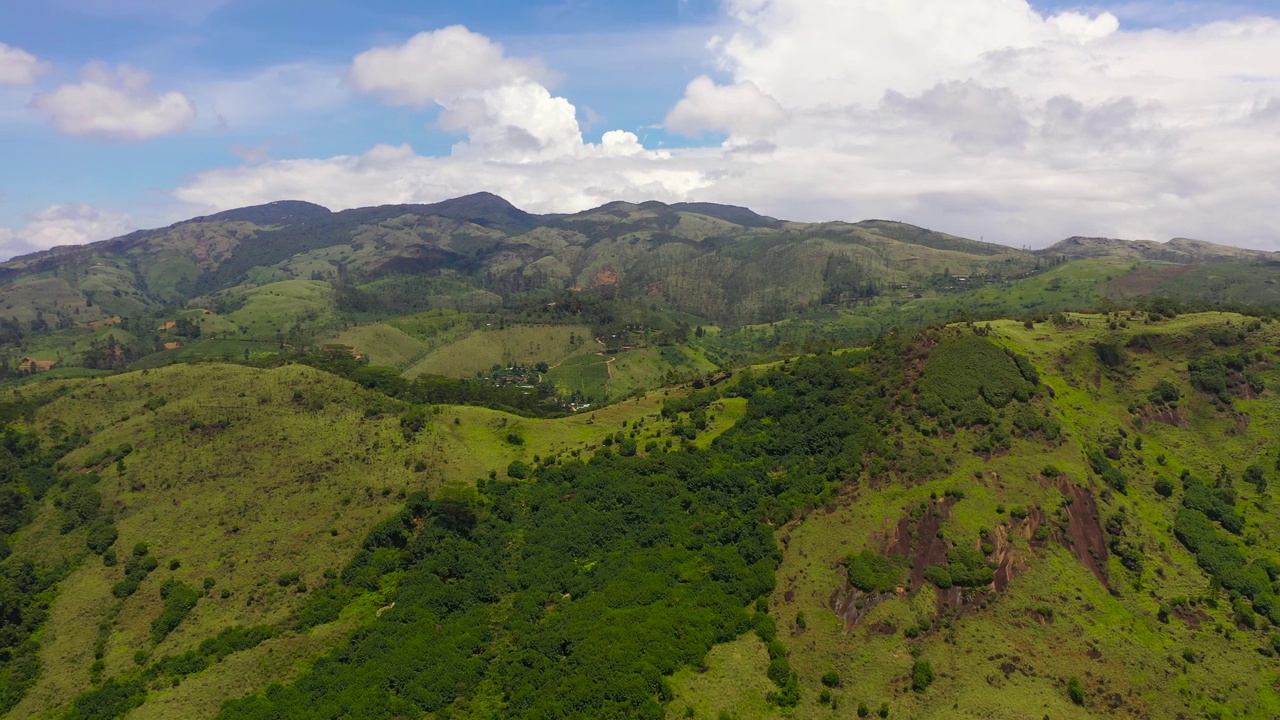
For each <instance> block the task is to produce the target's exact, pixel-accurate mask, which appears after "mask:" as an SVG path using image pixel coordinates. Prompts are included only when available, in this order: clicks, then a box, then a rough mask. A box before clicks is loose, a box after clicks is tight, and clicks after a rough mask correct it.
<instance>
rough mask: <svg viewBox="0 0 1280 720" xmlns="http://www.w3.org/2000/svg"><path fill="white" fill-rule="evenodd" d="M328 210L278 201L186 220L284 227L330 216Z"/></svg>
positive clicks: (294, 202) (318, 206)
mask: <svg viewBox="0 0 1280 720" xmlns="http://www.w3.org/2000/svg"><path fill="white" fill-rule="evenodd" d="M331 214H332V212H331V211H330V210H329V208H327V207H324V206H322V205H316V204H315V203H309V202H303V201H301V200H279V201H277V202H272V203H267V204H265V205H254V206H253V207H246V208H239V209H236V210H227V211H226V212H220V213H215V214H213V215H205V216H202V217H195V218H191V219H190V220H187V221H186V222H188V223H216V222H247V223H253V224H255V225H284V224H288V223H296V222H306V221H308V220H315V219H317V218H324V217H328V216H329V215H331Z"/></svg>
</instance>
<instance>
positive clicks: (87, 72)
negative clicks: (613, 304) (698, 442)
mask: <svg viewBox="0 0 1280 720" xmlns="http://www.w3.org/2000/svg"><path fill="white" fill-rule="evenodd" d="M415 5H416V4H413V3H409V2H407V1H406V0H379V1H378V2H368V3H359V4H357V3H353V2H350V1H349V0H323V1H322V2H318V3H308V4H303V3H301V2H295V0H283V1H282V2H279V3H272V5H271V7H269V8H268V7H263V6H262V5H261V4H258V3H250V2H248V0H200V1H199V2H190V3H182V4H181V7H174V6H173V5H172V4H170V3H162V2H157V1H156V0H126V1H124V2H105V1H104V0H54V1H53V2H50V3H47V4H45V5H43V6H41V7H39V8H30V7H24V8H19V7H17V6H11V7H8V8H0V153H2V154H3V157H5V172H4V174H3V175H0V257H9V256H12V255H16V254H21V253H25V252H31V251H33V250H39V249H44V248H48V247H53V246H57V245H66V244H76V243H83V242H89V241H94V240H101V239H105V238H108V237H112V236H115V235H119V234H122V233H124V232H127V231H129V230H131V229H134V228H137V227H150V226H158V225H164V224H167V223H169V222H173V221H176V220H180V219H183V218H186V217H191V216H194V215H202V214H208V213H211V212H216V211H220V210H226V209H230V208H234V207H239V206H245V205H254V204H259V203H264V202H270V201H274V200H280V199H299V200H307V201H311V202H316V203H319V204H322V205H325V206H327V207H329V208H332V209H335V210H341V209H345V208H350V207H358V206H365V205H380V204H389V203H429V202H436V201H440V200H444V199H447V198H451V197H456V196H460V195H465V194H468V193H473V192H480V191H488V192H493V193H496V194H498V195H501V196H502V197H504V198H506V199H508V200H510V201H511V202H513V203H514V204H516V205H517V206H519V207H521V208H522V209H525V210H528V211H530V212H538V213H547V212H573V211H579V210H583V209H586V208H589V207H593V206H597V205H601V204H603V203H606V202H609V201H613V200H628V201H635V202H638V201H643V200H661V201H664V202H677V201H708V202H721V203H728V204H734V205H743V206H747V207H750V208H752V209H753V210H755V211H757V212H760V213H763V214H766V215H771V216H774V217H780V218H786V219H792V220H803V221H816V220H851V221H856V220H860V219H865V218H872V217H879V218H887V219H894V220H900V221H904V222H910V223H913V224H917V225H921V226H925V227H931V228H934V229H938V230H942V231H945V232H948V233H953V234H957V235H965V236H968V237H973V238H975V239H977V238H984V239H986V240H988V241H995V242H1001V243H1005V244H1008V245H1015V246H1023V245H1030V246H1033V247H1043V246H1047V245H1049V244H1052V243H1053V242H1056V241H1057V240H1061V239H1062V238H1064V237H1067V236H1070V235H1094V236H1112V237H1126V238H1134V239H1139V238H1146V239H1156V240H1165V239H1168V238H1170V237H1175V236H1183V237H1196V238H1201V239H1205V240H1210V241H1214V242H1219V243H1227V244H1235V245H1242V246H1248V247H1256V248H1263V249H1280V233H1278V232H1277V228H1280V209H1278V207H1277V204H1276V203H1275V201H1274V199H1275V197H1276V193H1277V190H1280V187H1277V178H1280V73H1277V72H1276V70H1275V68H1277V67H1280V10H1278V9H1277V8H1276V7H1275V6H1274V5H1273V4H1271V3H1267V2H1262V0H1254V1H1252V2H1198V1H1189V2H1181V1H1180V2H1127V3H1100V4H1096V5H1092V6H1089V7H1084V8H1080V7H1076V6H1074V5H1071V4H1065V3H1061V2H1046V1H1038V2H1034V3H1028V2H1025V0H945V1H944V0H902V1H901V2H895V3H892V4H885V3H879V2H874V1H873V0H719V2H712V1H711V0H679V1H678V2H677V1H673V2H669V3H664V4H654V5H653V6H652V7H642V8H637V7H632V6H631V5H630V4H626V3H621V2H619V1H617V0H568V1H563V0H562V1H560V2H554V3H551V2H548V3H520V2H515V1H514V0H483V1H482V2H477V3H469V4H467V5H466V7H463V6H462V4H458V5H457V6H454V7H442V8H435V9H431V10H423V9H421V8H419V7H415Z"/></svg>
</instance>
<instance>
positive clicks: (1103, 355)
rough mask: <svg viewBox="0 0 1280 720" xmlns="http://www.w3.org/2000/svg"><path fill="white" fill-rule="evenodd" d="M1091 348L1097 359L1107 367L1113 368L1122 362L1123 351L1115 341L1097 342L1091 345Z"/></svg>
mask: <svg viewBox="0 0 1280 720" xmlns="http://www.w3.org/2000/svg"><path fill="white" fill-rule="evenodd" d="M1093 350H1094V352H1095V353H1096V354H1097V356H1098V361H1099V362H1101V363H1102V364H1103V365H1104V366H1106V367H1108V368H1111V369H1113V370H1114V369H1115V368H1118V367H1120V366H1121V365H1123V364H1124V353H1123V352H1122V351H1121V350H1120V346H1119V345H1116V344H1115V343H1098V344H1096V345H1094V346H1093Z"/></svg>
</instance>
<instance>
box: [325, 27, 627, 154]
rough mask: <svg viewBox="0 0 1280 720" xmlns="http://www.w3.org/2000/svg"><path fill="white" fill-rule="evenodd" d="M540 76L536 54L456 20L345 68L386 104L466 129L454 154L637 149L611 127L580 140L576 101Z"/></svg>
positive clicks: (460, 130)
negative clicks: (524, 54)
mask: <svg viewBox="0 0 1280 720" xmlns="http://www.w3.org/2000/svg"><path fill="white" fill-rule="evenodd" d="M548 75H549V73H548V71H547V70H546V68H545V67H544V66H543V64H542V63H541V62H540V61H538V60H536V59H532V58H517V57H510V56H508V55H507V54H506V51H505V50H504V49H503V47H502V46H501V45H500V44H498V43H496V42H494V41H493V40H490V39H489V38H488V37H485V36H484V35H481V34H479V33H474V32H471V31H470V30H468V29H466V28H464V27H461V26H452V27H447V28H443V29H441V30H435V31H432V32H423V33H419V34H417V35H415V36H414V37H412V38H410V39H409V40H408V41H407V42H406V43H404V44H403V45H393V46H386V47H379V48H374V49H373V50H369V51H366V52H363V53H360V54H359V55H357V56H356V57H355V60H354V61H353V62H352V65H351V69H350V72H349V77H350V79H351V83H352V84H353V85H354V86H355V87H356V89H358V90H360V91H362V92H366V93H373V94H376V95H378V96H379V97H381V98H382V99H383V100H384V101H385V102H387V103H390V104H392V105H405V106H410V107H416V108H426V107H428V106H436V107H438V108H439V109H440V113H439V117H438V120H437V124H438V125H439V127H440V128H442V129H444V130H446V131H450V132H456V133H459V134H462V135H465V136H467V139H466V140H465V141H462V142H459V143H457V144H456V145H454V147H453V156H454V157H455V158H458V159H465V158H469V159H471V160H473V161H477V162H487V161H503V162H517V163H524V164H528V163H535V162H545V161H550V160H555V159H560V158H566V157H578V158H591V157H596V156H600V155H606V156H614V157H617V156H620V155H627V154H634V153H637V152H642V151H643V148H640V147H638V140H637V139H635V136H634V135H631V140H632V142H630V143H627V142H620V139H621V136H619V135H616V134H612V133H610V134H609V135H608V137H609V140H608V141H607V142H604V143H603V144H602V145H599V146H597V145H590V144H587V143H584V141H583V139H582V129H581V127H580V126H579V124H578V117H577V116H578V111H577V108H576V107H574V105H573V104H572V103H571V102H569V101H568V100H567V99H565V98H563V97H556V96H553V95H552V94H551V91H550V90H548V89H547V87H546V86H545V85H544V84H543V82H545V79H546V78H547V77H548ZM623 150H625V152H620V151H623Z"/></svg>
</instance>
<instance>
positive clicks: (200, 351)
mask: <svg viewBox="0 0 1280 720" xmlns="http://www.w3.org/2000/svg"><path fill="white" fill-rule="evenodd" d="M1272 257H1273V255H1272V254H1269V253H1261V252H1258V251H1252V250H1239V249H1235V248H1228V247H1225V246H1217V245H1212V244H1209V243H1202V242H1195V241H1189V240H1174V241H1171V242H1170V243H1167V244H1164V245H1157V244H1155V243H1142V242H1126V241H1118V240H1106V239H1085V238H1073V239H1070V240H1067V241H1064V242H1062V243H1059V244H1057V245H1055V246H1054V247H1053V248H1049V249H1047V250H1044V251H1040V252H1037V253H1030V252H1026V251H1023V250H1018V249H1014V248H1009V247H1005V246H1002V245H997V244H992V243H986V242H979V241H974V240H971V239H967V238H963V237H958V236H955V235H950V234H947V233H945V232H940V231H936V230H930V229H926V228H920V227H916V226H912V225H908V224H904V223H898V222H891V221H886V220H867V221H863V222H859V223H845V222H827V223H798V222H790V221H785V220H778V219H774V218H768V217H764V216H762V215H759V214H757V213H755V212H752V211H751V210H749V209H747V208H742V207H736V206H731V205H719V204H712V203H676V204H665V203H660V202H642V203H630V202H623V201H618V202H611V203H607V204H605V205H602V206H600V207H597V208H593V209H590V210H586V211H584V212H580V213H573V214H567V215H535V214H532V213H528V212H525V211H523V210H520V209H519V208H517V207H515V206H513V205H512V204H511V203H509V202H507V201H506V200H504V199H502V198H500V197H498V196H496V195H493V194H490V193H477V194H474V195H469V196H466V197H461V198H455V199H452V200H446V201H444V202H440V203H434V204H407V205H384V206H378V207H368V208H357V209H352V210H344V211H340V212H331V211H329V210H328V209H326V208H323V207H321V206H319V205H313V204H310V203H303V202H297V201H282V202H278V203H269V204H266V205H260V206H255V207H250V208H242V209H238V210H230V211H227V212H222V213H217V214H214V215H208V216H203V217H198V218H193V219H191V220H188V221H184V222H180V223H176V224H174V225H171V226H169V227H166V228H159V229H154V230H140V231H137V232H134V233H130V234H128V235H125V236H122V237H119V238H114V239H111V240H107V241H104V242H99V243H94V244H91V245H86V246H81V247H68V248H57V249H54V250H50V251H45V252H41V253H34V254H31V255H27V256H24V257H21V258H14V259H13V260H10V261H9V262H6V263H2V264H0V375H2V374H4V372H6V371H5V370H4V368H5V367H7V368H8V372H10V373H12V372H20V370H18V368H31V367H33V365H32V361H35V365H34V367H37V368H41V369H47V368H48V367H50V366H59V367H61V368H63V369H66V368H70V367H87V368H90V369H101V368H104V367H110V368H119V367H125V366H130V365H133V364H136V363H140V362H145V363H146V364H147V365H154V364H157V363H163V362H170V361H175V360H177V359H178V358H188V359H195V358H199V357H212V358H225V357H227V356H228V355H238V356H244V355H245V354H246V353H248V354H249V355H252V354H254V353H260V352H265V351H266V350H267V349H268V348H272V347H274V348H276V350H281V349H287V348H288V347H306V346H310V345H313V344H325V343H342V344H350V345H352V346H354V347H356V348H357V349H358V351H361V352H368V353H371V354H372V355H374V356H375V357H377V358H381V359H385V361H386V362H387V363H388V364H390V365H392V366H394V367H395V368H396V369H398V370H400V371H401V372H403V373H405V374H406V375H407V376H410V377H412V376H416V375H418V374H422V373H426V374H443V375H449V376H452V377H458V378H460V377H473V376H474V375H475V374H476V373H481V372H483V371H491V370H492V369H493V368H494V367H495V366H505V367H511V366H512V365H513V362H514V361H515V360H516V359H518V358H524V359H526V360H527V361H528V362H531V363H535V364H536V363H538V362H545V363H546V364H547V365H548V367H551V366H554V368H555V369H554V371H553V372H550V373H549V374H548V378H549V380H550V381H551V382H553V383H554V384H555V385H556V387H557V388H558V392H559V393H561V394H562V395H564V396H565V397H573V398H576V399H577V400H578V401H583V400H588V399H593V400H601V399H604V398H607V397H617V396H620V395H625V394H628V393H632V392H635V391H637V390H641V389H645V388H651V387H654V386H656V385H658V384H660V383H661V382H670V381H672V380H673V379H675V378H678V377H683V376H686V375H690V374H693V373H696V372H698V371H700V370H705V369H707V368H712V367H716V366H732V365H735V364H740V363H748V362H754V361H756V360H764V359H769V358H772V357H775V356H776V355H777V354H780V353H788V352H790V353H794V352H800V351H802V350H805V349H809V350H813V349H816V348H818V347H820V346H822V345H823V344H824V343H825V344H830V345H841V344H849V343H857V342H866V341H869V340H870V339H872V338H874V337H875V336H876V335H877V334H879V333H880V332H882V331H883V330H885V329H887V328H889V327H894V326H897V327H900V328H916V327H923V326H926V325H928V324H930V323H934V322H940V321H950V320H955V319H959V318H993V317H1007V316H1019V317H1020V316H1026V315H1032V316H1037V315H1047V314H1049V313H1052V312H1057V311H1064V310H1088V309H1092V308H1096V307H1099V305H1100V303H1104V302H1106V301H1123V302H1136V301H1138V299H1140V298H1146V297H1163V298H1170V299H1171V301H1173V302H1176V303H1180V304H1181V305H1183V306H1186V307H1208V306H1229V307H1232V308H1237V309H1239V308H1245V307H1247V306H1251V305H1259V306H1280V264H1276V263H1273V262H1272V260H1271V258H1272ZM424 313H435V314H436V315H437V316H441V317H442V316H443V315H448V316H449V319H447V320H439V321H437V320H432V321H431V322H427V321H425V320H423V319H422V318H421V317H420V316H421V315H422V314H424ZM442 314H443V315H442ZM352 325H358V326H361V327H357V328H353V327H352ZM548 325H554V326H556V327H557V328H561V329H563V328H572V330H564V331H563V332H562V331H561V330H555V331H550V330H542V329H538V328H539V327H543V326H548ZM363 326H369V327H363ZM467 328H469V329H470V330H469V331H467ZM698 328H702V331H701V332H702V334H701V335H696V333H697V331H698ZM691 336H695V337H692V339H691ZM583 338H587V339H597V340H599V341H601V342H600V344H603V345H604V346H605V347H603V348H600V347H595V348H594V349H597V350H615V351H617V350H622V349H623V348H627V349H629V351H631V352H630V354H623V355H617V354H616V353H606V354H605V355H603V356H599V358H600V359H599V360H598V361H597V360H596V357H597V356H595V355H594V354H593V353H592V352H590V350H591V349H592V348H593V346H590V345H586V344H584V343H583V342H581V341H582V339H583ZM214 340H217V341H218V342H213V341H214ZM570 340H573V342H570ZM675 343H680V344H682V347H683V348H684V349H683V351H681V352H677V351H674V350H670V349H667V350H665V353H664V351H663V348H669V347H670V346H671V345H673V344H675ZM108 345H110V346H111V347H112V348H115V349H112V350H110V351H107V350H106V349H105V348H107V346H108ZM784 348H785V350H784ZM608 357H618V358H620V360H619V362H616V363H612V362H605V358H608ZM511 377H516V375H512V376H511Z"/></svg>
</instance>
